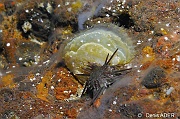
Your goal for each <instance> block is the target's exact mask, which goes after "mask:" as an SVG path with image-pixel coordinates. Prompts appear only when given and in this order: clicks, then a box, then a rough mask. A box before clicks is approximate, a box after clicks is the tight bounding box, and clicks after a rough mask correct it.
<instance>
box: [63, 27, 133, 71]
mask: <svg viewBox="0 0 180 119" xmlns="http://www.w3.org/2000/svg"><path fill="white" fill-rule="evenodd" d="M117 48H118V51H117V53H116V54H115V56H114V58H113V59H112V60H111V62H110V65H122V64H126V63H128V62H130V61H131V60H132V58H133V56H134V54H135V51H134V47H133V44H132V41H131V39H130V38H129V37H128V35H127V33H126V32H125V30H124V29H123V28H121V27H118V26H116V25H113V24H100V25H97V26H94V27H93V28H92V29H89V30H86V31H84V32H82V33H80V34H79V35H77V36H76V37H74V38H73V39H72V40H71V41H69V42H68V43H67V44H66V46H65V48H64V53H63V57H64V60H65V63H66V65H67V67H68V68H69V69H70V70H71V71H72V72H73V73H74V74H81V73H84V70H85V69H86V68H87V67H88V66H89V65H90V64H96V65H99V66H102V65H103V64H104V62H105V59H106V56H107V55H108V54H109V55H112V54H113V52H114V51H115V50H116V49H117Z"/></svg>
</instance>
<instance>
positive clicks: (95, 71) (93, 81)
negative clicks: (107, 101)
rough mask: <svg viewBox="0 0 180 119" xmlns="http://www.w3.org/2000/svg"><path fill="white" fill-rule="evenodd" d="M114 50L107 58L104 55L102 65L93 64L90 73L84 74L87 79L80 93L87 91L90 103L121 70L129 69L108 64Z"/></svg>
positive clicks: (111, 82)
mask: <svg viewBox="0 0 180 119" xmlns="http://www.w3.org/2000/svg"><path fill="white" fill-rule="evenodd" d="M117 51H118V49H116V51H115V52H114V53H113V54H112V56H111V57H110V58H109V59H108V57H109V54H108V55H107V57H106V60H105V63H104V64H103V66H95V65H93V66H92V67H91V68H92V71H91V73H90V74H84V75H85V76H89V79H88V80H87V81H86V83H85V88H84V90H83V93H82V95H84V94H86V93H88V94H90V95H91V97H92V101H91V103H90V104H91V105H92V104H93V103H94V102H95V101H96V100H97V99H98V97H99V96H100V95H102V94H103V92H104V91H105V90H106V89H107V88H108V87H109V86H110V85H112V84H113V83H114V82H115V81H116V80H117V79H119V78H120V76H121V75H122V73H123V72H125V73H127V71H128V70H130V69H122V70H116V68H115V66H110V65H109V64H110V61H111V60H112V58H113V57H114V55H115V54H116V52H117Z"/></svg>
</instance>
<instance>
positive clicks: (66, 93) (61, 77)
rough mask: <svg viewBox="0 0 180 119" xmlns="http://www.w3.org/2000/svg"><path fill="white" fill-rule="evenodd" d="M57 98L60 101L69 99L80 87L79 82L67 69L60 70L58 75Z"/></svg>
mask: <svg viewBox="0 0 180 119" xmlns="http://www.w3.org/2000/svg"><path fill="white" fill-rule="evenodd" d="M55 78H56V80H57V84H56V86H55V97H56V99H58V100H65V99H69V98H70V97H71V95H75V94H76V93H77V90H78V88H80V87H79V84H78V82H77V81H76V80H75V79H74V77H73V76H72V75H71V74H70V72H68V70H67V69H65V68H59V69H58V71H57V75H56V77H55Z"/></svg>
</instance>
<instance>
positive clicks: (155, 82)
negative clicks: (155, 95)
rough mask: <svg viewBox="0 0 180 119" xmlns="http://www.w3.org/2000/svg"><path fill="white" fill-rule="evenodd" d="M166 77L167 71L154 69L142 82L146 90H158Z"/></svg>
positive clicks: (158, 68)
mask: <svg viewBox="0 0 180 119" xmlns="http://www.w3.org/2000/svg"><path fill="white" fill-rule="evenodd" d="M165 77H166V74H165V71H164V70H163V69H162V68H160V67H154V68H152V69H151V70H150V71H149V72H148V74H147V75H146V76H145V77H144V78H143V81H142V82H141V83H142V84H143V85H144V86H145V87H146V88H158V87H160V86H161V83H162V79H163V78H165Z"/></svg>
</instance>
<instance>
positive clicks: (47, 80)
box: [36, 71, 53, 101]
mask: <svg viewBox="0 0 180 119" xmlns="http://www.w3.org/2000/svg"><path fill="white" fill-rule="evenodd" d="M52 79H53V72H51V71H47V72H46V73H45V75H44V76H43V78H42V81H41V83H40V84H38V85H37V86H36V88H37V98H40V99H42V100H44V101H49V100H48V96H49V91H48V90H49V87H50V85H51V81H52Z"/></svg>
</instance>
